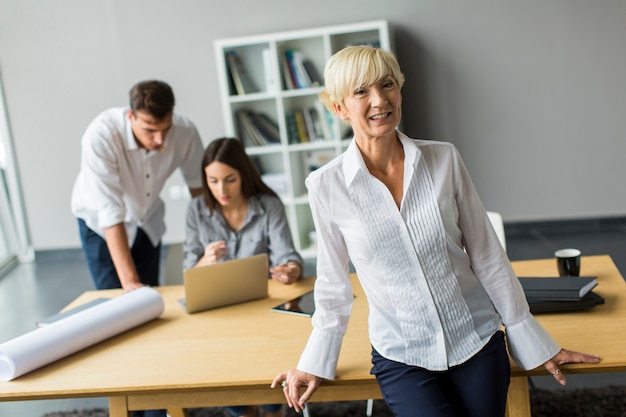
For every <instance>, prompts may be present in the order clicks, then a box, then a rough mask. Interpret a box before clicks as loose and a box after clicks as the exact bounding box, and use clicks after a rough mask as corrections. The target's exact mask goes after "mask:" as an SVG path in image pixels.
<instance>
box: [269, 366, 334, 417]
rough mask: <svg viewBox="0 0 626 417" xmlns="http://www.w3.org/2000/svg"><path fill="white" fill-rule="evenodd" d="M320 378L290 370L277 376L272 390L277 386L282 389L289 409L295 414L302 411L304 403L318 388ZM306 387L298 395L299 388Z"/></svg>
mask: <svg viewBox="0 0 626 417" xmlns="http://www.w3.org/2000/svg"><path fill="white" fill-rule="evenodd" d="M321 381H322V378H320V377H318V376H315V375H311V374H308V373H306V372H302V371H300V370H298V369H290V370H289V371H287V372H285V373H282V374H278V375H277V376H276V378H274V380H273V381H272V385H271V386H272V388H276V387H278V386H279V385H281V386H282V387H283V394H285V398H286V399H287V404H288V405H289V407H291V408H293V409H294V410H295V411H296V412H297V413H299V412H301V411H302V410H304V407H305V406H306V402H307V401H309V400H310V399H311V396H312V395H313V393H314V392H315V390H317V387H319V385H320V382H321ZM301 387H307V388H306V390H305V391H304V392H303V393H302V395H300V388H301Z"/></svg>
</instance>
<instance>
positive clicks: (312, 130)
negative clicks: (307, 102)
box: [285, 103, 332, 144]
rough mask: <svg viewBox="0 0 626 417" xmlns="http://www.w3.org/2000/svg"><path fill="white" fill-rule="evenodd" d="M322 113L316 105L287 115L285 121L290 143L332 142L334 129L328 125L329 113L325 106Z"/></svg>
mask: <svg viewBox="0 0 626 417" xmlns="http://www.w3.org/2000/svg"><path fill="white" fill-rule="evenodd" d="M320 104H321V103H320ZM321 111H322V112H323V113H322V114H321V115H320V107H319V106H318V105H314V106H310V107H305V108H302V109H298V110H294V111H291V112H289V113H287V114H286V116H285V121H286V123H287V137H288V138H289V143H291V144H295V143H306V142H315V141H323V140H331V139H332V133H331V129H332V128H331V126H330V125H329V124H328V122H329V114H327V113H328V112H327V111H326V110H325V109H324V108H323V106H322V108H321Z"/></svg>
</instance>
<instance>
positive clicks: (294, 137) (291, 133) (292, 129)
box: [285, 112, 300, 144]
mask: <svg viewBox="0 0 626 417" xmlns="http://www.w3.org/2000/svg"><path fill="white" fill-rule="evenodd" d="M285 123H286V124H287V139H288V142H289V143H290V144H295V143H300V134H299V133H298V123H297V122H296V114H295V113H294V112H289V113H287V114H286V115H285Z"/></svg>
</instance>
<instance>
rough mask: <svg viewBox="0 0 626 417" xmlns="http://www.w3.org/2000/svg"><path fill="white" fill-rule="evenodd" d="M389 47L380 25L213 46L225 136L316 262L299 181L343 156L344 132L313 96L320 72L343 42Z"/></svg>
mask: <svg viewBox="0 0 626 417" xmlns="http://www.w3.org/2000/svg"><path fill="white" fill-rule="evenodd" d="M355 44H369V45H372V46H378V47H381V48H383V49H387V50H391V39H390V33H389V26H388V23H387V21H385V20H377V21H371V22H363V23H354V24H346V25H336V26H326V27H319V28H310V29H303V30H297V31H289V32H278V33H267V34H260V35H253V36H246V37H238V38H229V39H219V40H216V41H215V43H214V48H215V58H216V64H217V74H218V78H219V80H218V81H219V88H220V98H221V103H222V113H223V116H224V127H225V132H226V135H228V136H233V137H237V138H240V139H241V140H242V141H243V143H244V145H245V147H246V152H247V153H248V155H250V157H251V158H253V160H254V161H255V163H256V164H257V166H258V168H259V170H260V171H261V174H262V176H263V179H264V181H265V182H266V183H267V184H268V185H269V186H270V187H272V188H273V189H274V190H275V191H276V192H277V193H278V194H279V195H280V196H281V199H282V201H283V204H284V205H285V210H286V212H287V217H288V221H289V225H290V227H291V231H292V233H293V239H294V243H295V245H296V248H297V249H298V251H299V252H300V253H301V255H302V257H303V258H305V259H313V258H315V257H316V248H315V243H314V242H315V236H314V233H311V232H313V231H314V226H313V219H312V216H311V210H310V208H309V203H308V196H307V191H306V187H305V185H304V180H305V178H306V176H307V175H308V173H309V172H310V171H311V170H313V169H316V168H318V167H319V166H321V165H323V164H324V163H325V162H327V161H328V160H330V159H332V158H334V157H335V156H337V155H339V154H340V153H341V152H343V151H344V150H345V149H346V147H347V146H348V144H349V142H350V139H351V133H350V131H349V127H348V126H346V125H345V124H343V123H341V122H340V121H339V120H338V119H336V118H335V117H334V116H332V115H331V114H330V113H328V112H327V111H326V110H325V109H324V108H323V106H322V105H321V102H320V101H319V99H318V95H319V93H320V92H321V91H322V88H323V86H322V85H321V84H322V82H323V78H322V77H323V70H324V65H325V64H326V61H327V60H328V58H330V56H331V55H332V54H334V53H335V52H337V51H339V50H340V49H342V48H344V47H345V46H348V45H355Z"/></svg>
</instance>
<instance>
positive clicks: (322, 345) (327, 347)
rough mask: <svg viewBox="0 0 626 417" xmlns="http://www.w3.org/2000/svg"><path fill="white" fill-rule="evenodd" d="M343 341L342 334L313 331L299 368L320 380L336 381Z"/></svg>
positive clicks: (301, 357)
mask: <svg viewBox="0 0 626 417" xmlns="http://www.w3.org/2000/svg"><path fill="white" fill-rule="evenodd" d="M342 339H343V337H342V335H340V334H335V333H331V332H325V331H321V330H318V329H313V331H312V332H311V336H310V337H309V341H308V342H307V344H306V347H305V348H304V351H303V352H302V355H301V356H300V361H299V362H298V366H297V368H298V369H299V370H300V371H303V372H306V373H309V374H311V375H315V376H318V377H320V378H325V379H335V373H336V371H337V361H338V358H339V351H340V349H341V341H342Z"/></svg>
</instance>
